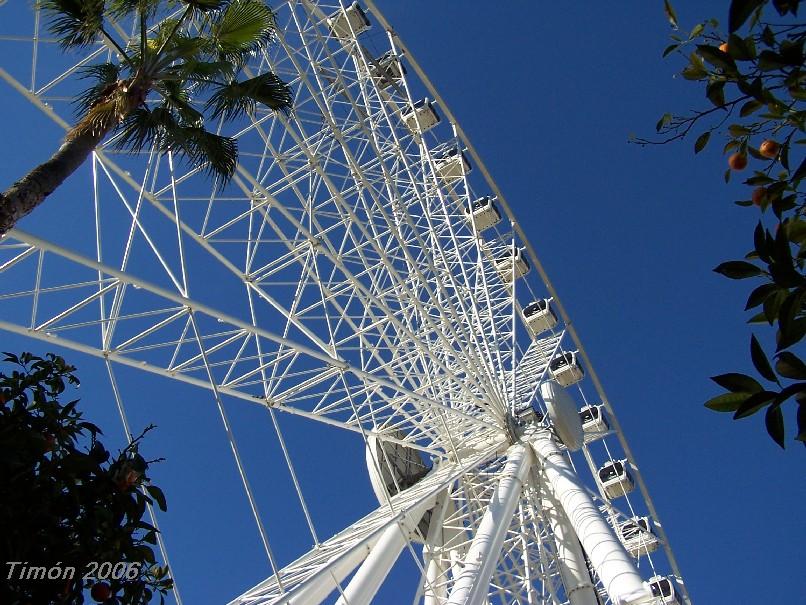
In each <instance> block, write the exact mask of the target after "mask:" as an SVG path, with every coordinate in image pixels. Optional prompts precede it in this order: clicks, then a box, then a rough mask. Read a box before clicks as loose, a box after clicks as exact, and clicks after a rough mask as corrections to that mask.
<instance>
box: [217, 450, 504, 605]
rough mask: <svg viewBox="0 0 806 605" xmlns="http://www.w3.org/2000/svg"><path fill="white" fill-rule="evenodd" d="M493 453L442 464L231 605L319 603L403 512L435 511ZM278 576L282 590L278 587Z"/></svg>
mask: <svg viewBox="0 0 806 605" xmlns="http://www.w3.org/2000/svg"><path fill="white" fill-rule="evenodd" d="M496 451H497V448H493V449H490V450H487V451H485V452H482V453H480V454H476V455H475V456H472V457H471V458H468V459H465V460H462V461H460V462H443V463H442V464H440V465H439V467H438V468H436V469H435V470H434V471H433V472H432V473H430V474H429V475H427V476H426V477H425V478H423V479H422V480H421V481H419V482H418V483H417V484H416V485H415V486H413V487H411V488H409V489H407V490H405V491H403V492H400V493H399V494H397V495H395V496H393V497H392V498H391V499H390V501H389V502H388V503H387V504H383V505H381V506H380V507H378V508H377V509H376V510H375V511H373V512H372V513H370V514H369V515H367V516H365V517H364V518H362V519H361V520H359V521H356V522H355V523H354V524H353V525H352V526H350V527H349V528H347V529H345V530H343V531H342V532H340V533H338V534H336V535H335V536H333V537H332V538H330V539H328V540H325V541H324V542H321V543H320V544H319V546H318V547H317V548H316V549H314V550H312V551H311V552H309V553H307V554H305V555H303V556H302V557H300V558H299V559H297V560H296V561H294V562H293V563H291V564H290V565H288V566H286V567H284V568H283V569H281V570H280V571H279V572H278V574H277V575H276V576H272V577H270V578H268V579H267V580H265V581H264V582H261V583H260V584H258V585H257V586H256V587H255V588H253V589H251V590H249V591H247V592H245V593H244V594H243V595H241V596H240V597H238V598H237V599H235V600H233V601H232V602H231V605H235V604H238V605H247V604H248V605H259V604H264V603H265V604H268V603H277V604H280V603H282V604H284V605H303V604H310V605H314V604H315V603H319V602H320V601H321V600H322V599H324V598H326V597H327V596H328V594H330V593H331V592H333V591H334V590H336V589H337V588H336V587H337V584H338V583H340V582H341V581H343V580H344V578H346V577H347V576H348V575H349V574H350V573H351V572H352V571H353V569H355V568H356V567H358V566H359V565H360V564H361V562H362V561H363V560H364V559H365V558H366V557H367V555H368V554H369V553H371V552H372V549H373V547H374V546H375V545H376V544H377V543H378V540H379V539H380V538H381V536H383V534H384V532H386V531H387V530H389V529H390V528H392V529H393V530H394V531H398V524H399V523H400V522H401V521H402V519H403V518H404V517H405V515H406V514H407V511H412V510H415V509H419V508H420V507H421V506H422V505H423V503H426V504H430V505H431V506H433V504H434V502H435V501H436V500H437V498H438V496H439V494H440V493H442V492H444V491H445V490H448V489H450V486H451V485H452V484H454V483H455V482H456V481H457V480H458V479H459V478H460V477H462V476H463V475H464V474H466V473H468V472H471V471H472V470H473V469H475V468H477V467H478V466H479V465H481V464H483V463H484V462H485V461H487V460H489V459H490V458H491V457H493V456H494V455H495V453H496ZM390 533H391V532H390ZM278 576H279V578H280V579H282V582H283V587H284V589H281V588H280V586H279V585H278V583H277V579H278Z"/></svg>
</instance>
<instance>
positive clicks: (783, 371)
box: [775, 351, 806, 380]
mask: <svg viewBox="0 0 806 605" xmlns="http://www.w3.org/2000/svg"><path fill="white" fill-rule="evenodd" d="M775 369H776V370H777V371H778V373H779V374H780V375H781V376H783V377H784V378H791V379H793V380H806V364H804V363H803V362H802V361H801V360H800V357H798V356H797V355H795V354H794V353H790V352H789V351H784V352H782V353H778V361H776V362H775Z"/></svg>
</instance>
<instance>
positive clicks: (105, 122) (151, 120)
mask: <svg viewBox="0 0 806 605" xmlns="http://www.w3.org/2000/svg"><path fill="white" fill-rule="evenodd" d="M39 6H40V8H41V9H42V10H43V11H44V13H45V15H46V17H47V18H48V27H49V29H50V31H51V32H52V33H53V34H54V35H55V36H56V37H57V38H58V40H59V42H60V44H61V46H62V47H64V48H65V49H70V48H80V47H87V46H90V45H92V44H96V43H98V42H99V41H101V42H103V43H105V44H106V45H107V46H109V48H110V49H111V50H114V52H115V53H116V54H117V56H118V62H117V63H103V64H99V65H92V66H90V67H88V68H85V69H84V70H83V73H82V77H84V78H87V79H90V80H91V81H92V86H90V87H89V88H88V89H87V90H86V91H85V92H84V93H83V94H81V95H80V96H78V97H77V98H76V100H75V105H76V109H77V116H78V119H77V122H76V124H75V126H74V127H73V128H72V129H71V130H70V131H69V132H68V133H67V136H66V137H65V139H64V142H63V143H62V145H61V146H60V147H59V149H58V150H57V151H56V153H54V154H53V156H51V158H50V159H49V160H47V161H46V162H44V163H43V164H40V165H39V166H37V167H36V168H34V169H33V170H31V171H30V172H29V173H28V174H26V175H25V176H24V177H23V178H22V179H20V180H19V181H17V182H16V183H14V184H13V185H11V187H9V188H8V189H7V190H6V191H5V192H3V193H1V194H0V235H2V234H4V233H5V232H7V231H8V230H9V229H11V228H12V227H14V225H15V224H16V222H17V221H18V220H20V219H21V218H22V217H24V216H26V215H27V214H29V213H30V212H32V211H33V210H34V208H36V207H37V206H38V205H39V204H41V203H42V202H43V201H44V200H45V198H46V197H47V196H48V195H50V194H51V193H52V192H53V191H54V190H55V189H56V188H57V187H59V185H61V184H62V183H63V182H64V181H65V179H67V177H69V176H70V175H71V174H72V173H73V172H75V171H76V169H78V167H79V166H81V164H83V163H84V161H85V160H86V159H87V158H88V157H89V155H90V154H91V153H92V151H93V150H94V149H95V147H96V146H97V145H99V144H100V143H101V142H102V141H103V140H104V139H105V138H107V137H109V136H111V137H112V138H111V139H110V144H112V145H114V146H115V147H117V148H121V149H128V150H131V151H135V152H137V151H141V150H142V149H143V148H145V147H151V146H155V147H156V148H157V149H158V150H160V151H169V150H170V151H171V152H173V153H175V154H178V155H180V156H182V157H184V158H185V159H186V160H187V161H188V162H189V163H190V164H192V165H193V166H198V167H201V168H202V169H203V170H205V171H206V172H207V173H208V175H209V176H211V177H213V178H216V177H217V179H218V183H219V185H221V186H223V184H226V182H227V181H228V180H229V179H230V178H231V177H232V175H233V174H234V172H235V168H236V165H237V160H238V146H237V141H235V139H233V138H230V137H226V136H221V135H219V134H216V133H215V132H212V131H211V130H208V128H207V124H208V123H211V122H216V123H219V122H221V121H229V120H234V119H238V118H242V117H243V116H244V115H247V114H251V113H252V112H253V111H254V110H255V108H256V106H257V104H258V103H260V104H262V105H266V106H268V107H269V108H271V109H273V110H275V111H282V112H288V111H290V109H291V98H292V96H291V89H290V88H289V87H288V85H287V84H286V83H285V82H283V81H282V80H280V78H278V77H277V76H276V75H275V74H273V73H271V72H267V73H263V74H261V75H259V76H257V77H252V78H248V79H239V75H240V74H241V71H242V68H243V67H244V65H245V64H246V61H247V60H248V58H249V57H250V56H252V55H254V54H255V53H257V52H259V51H260V50H262V49H264V48H265V47H266V46H267V45H268V44H270V43H271V42H272V41H273V39H274V36H275V28H276V26H275V19H274V13H273V12H272V11H271V9H270V8H269V7H268V6H266V4H265V2H264V1H263V0H39ZM171 8H174V9H175V12H174V13H173V16H172V17H170V18H161V17H162V16H164V15H165V14H166V12H167V11H168V10H169V9H171ZM110 19H114V20H129V19H131V20H133V22H134V23H136V24H137V32H138V34H139V35H137V36H135V37H134V38H132V39H131V40H128V41H127V42H119V41H116V40H115V38H114V37H113V36H111V35H110V33H109V28H108V27H107V20H110Z"/></svg>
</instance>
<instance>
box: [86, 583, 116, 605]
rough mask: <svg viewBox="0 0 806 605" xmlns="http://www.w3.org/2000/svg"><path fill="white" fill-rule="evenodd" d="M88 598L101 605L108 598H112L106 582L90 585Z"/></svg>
mask: <svg viewBox="0 0 806 605" xmlns="http://www.w3.org/2000/svg"><path fill="white" fill-rule="evenodd" d="M90 596H91V597H92V598H93V599H94V600H95V601H96V602H98V603H103V602H104V601H108V600H109V597H111V596H112V589H111V588H109V584H107V583H106V582H97V583H96V584H93V585H92V589H91V590H90Z"/></svg>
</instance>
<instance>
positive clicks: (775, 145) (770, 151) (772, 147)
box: [758, 139, 781, 160]
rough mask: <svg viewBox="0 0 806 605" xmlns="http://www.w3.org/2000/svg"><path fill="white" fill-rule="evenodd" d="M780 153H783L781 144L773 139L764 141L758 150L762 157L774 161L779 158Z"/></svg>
mask: <svg viewBox="0 0 806 605" xmlns="http://www.w3.org/2000/svg"><path fill="white" fill-rule="evenodd" d="M779 151H781V144H780V143H779V142H778V141H773V140H771V139H766V140H765V141H762V143H761V146H760V147H759V148H758V152H759V153H760V154H761V155H763V156H764V157H765V158H769V159H771V160H774V159H775V158H777V157H778V152H779Z"/></svg>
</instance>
